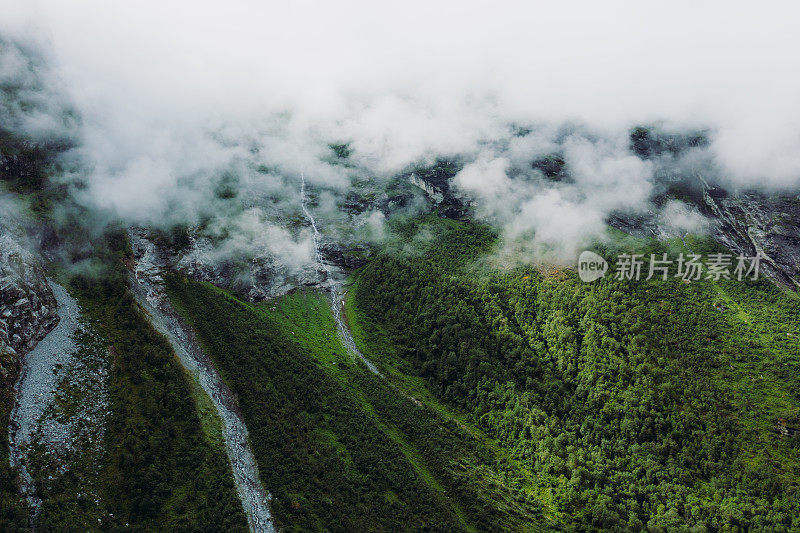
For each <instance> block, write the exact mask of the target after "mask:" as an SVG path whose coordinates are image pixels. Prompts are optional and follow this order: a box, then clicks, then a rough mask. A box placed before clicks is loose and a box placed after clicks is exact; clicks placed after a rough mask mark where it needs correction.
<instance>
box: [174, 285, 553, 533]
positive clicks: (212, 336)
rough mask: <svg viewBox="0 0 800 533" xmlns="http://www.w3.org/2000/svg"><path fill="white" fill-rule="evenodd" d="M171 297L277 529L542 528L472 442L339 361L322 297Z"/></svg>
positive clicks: (210, 292) (208, 289) (211, 291)
mask: <svg viewBox="0 0 800 533" xmlns="http://www.w3.org/2000/svg"><path fill="white" fill-rule="evenodd" d="M169 291H170V295H171V296H172V298H173V301H174V302H175V304H176V307H177V308H178V309H179V311H180V312H181V313H182V314H183V315H184V316H185V317H187V319H188V320H189V321H190V322H191V323H192V324H193V326H194V327H195V329H196V331H197V332H198V336H199V338H200V339H201V340H202V342H203V344H204V347H205V348H206V349H207V350H208V352H209V353H210V354H211V356H212V357H213V358H214V359H215V362H216V363H217V365H218V367H219V368H220V370H221V372H222V374H223V376H224V378H225V379H226V381H227V382H228V383H229V384H231V386H232V388H233V389H234V390H235V391H236V392H237V394H238V396H239V400H240V404H241V407H242V412H243V413H244V415H245V419H246V421H247V423H248V429H249V431H250V434H251V438H252V444H253V447H254V453H255V455H256V458H257V460H258V462H259V465H260V467H261V472H262V480H263V481H264V483H265V484H266V486H267V487H268V488H269V490H270V491H271V493H272V494H273V497H274V500H273V511H274V513H275V515H276V518H277V519H278V521H279V524H280V525H281V526H282V527H284V528H286V529H288V530H306V529H314V530H319V529H322V528H328V529H331V530H342V531H343V530H349V531H352V530H359V531H360V530H417V529H419V528H422V527H428V528H431V529H434V530H453V529H461V530H476V529H477V530H491V529H501V528H503V527H505V529H514V530H523V529H526V528H533V527H535V526H536V524H537V523H539V522H540V521H541V513H540V509H539V507H538V505H536V503H535V502H533V501H528V499H527V498H526V497H525V496H524V494H517V493H512V491H510V489H509V488H508V486H507V480H506V479H505V478H504V477H503V476H502V474H501V473H500V472H498V469H497V468H495V465H494V457H493V456H491V454H488V453H487V451H486V450H485V449H484V448H483V447H482V446H480V445H479V442H478V441H476V440H475V439H474V438H471V437H470V436H469V435H468V434H467V433H465V432H464V430H463V429H462V428H461V427H460V426H459V425H458V424H456V423H454V422H452V421H450V420H447V419H444V418H441V417H440V416H439V415H438V414H437V413H436V412H435V411H433V410H431V409H428V408H425V407H420V406H418V405H416V404H415V403H414V402H413V401H411V400H410V399H409V398H407V397H406V396H404V395H403V394H401V393H399V392H398V390H397V389H395V388H394V387H392V386H390V385H389V384H387V383H386V382H384V381H382V380H380V379H379V378H376V377H375V376H373V375H371V374H370V373H369V372H367V371H366V369H364V368H363V366H362V365H361V364H360V363H357V362H356V361H355V360H354V359H353V358H352V357H351V356H350V355H349V354H347V353H346V352H345V350H344V348H343V347H342V344H341V342H340V340H339V338H338V336H337V334H336V329H335V325H334V322H333V318H332V315H331V312H330V309H329V306H328V302H327V300H326V298H325V296H324V295H322V294H320V293H318V292H314V291H300V292H295V293H292V294H290V295H287V296H285V297H283V298H280V299H278V300H276V301H273V302H267V303H262V304H258V305H248V304H245V303H242V302H240V301H237V300H235V299H234V298H232V297H231V296H230V295H229V294H227V293H225V292H223V291H220V290H219V289H217V288H214V287H212V286H210V285H205V284H197V283H192V282H188V281H186V280H181V279H177V278H173V279H171V280H170V281H169ZM218 316H225V320H224V321H220V320H217V319H216V317H218ZM323 465H324V467H323ZM367 471H369V472H371V473H370V474H369V475H368V476H365V472H367ZM354 496H355V498H354ZM326 503H327V505H326Z"/></svg>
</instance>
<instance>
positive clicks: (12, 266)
mask: <svg viewBox="0 0 800 533" xmlns="http://www.w3.org/2000/svg"><path fill="white" fill-rule="evenodd" d="M21 239H22V236H21V234H20V232H19V231H15V229H14V228H13V226H10V225H8V224H4V223H3V222H2V221H0V388H6V387H11V386H13V381H14V380H15V378H16V376H17V373H18V371H19V367H20V361H21V359H22V355H23V354H24V353H25V352H27V351H28V350H30V349H31V348H33V347H34V346H36V343H38V342H39V341H40V340H41V339H43V338H44V336H45V335H47V333H48V332H49V331H50V330H51V329H53V327H55V325H56V324H57V323H58V312H57V305H56V301H55V297H54V296H53V291H52V290H51V289H50V286H49V285H48V284H47V280H46V278H45V274H44V269H43V268H42V264H41V262H40V261H39V259H38V258H36V257H35V256H34V255H33V254H31V253H30V252H28V251H26V250H25V248H24V247H23V246H22V245H21V244H20V242H21Z"/></svg>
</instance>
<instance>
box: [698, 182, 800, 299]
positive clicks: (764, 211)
mask: <svg viewBox="0 0 800 533" xmlns="http://www.w3.org/2000/svg"><path fill="white" fill-rule="evenodd" d="M703 200H704V202H705V204H706V206H707V208H708V209H709V210H710V212H711V213H712V214H713V216H714V217H715V218H716V219H717V220H718V221H719V226H718V229H717V233H716V235H715V237H716V239H717V240H718V241H719V242H720V243H722V244H723V245H725V246H727V247H728V248H730V249H731V250H733V251H734V252H737V253H741V254H743V255H748V256H754V255H755V254H756V253H760V254H761V255H762V257H763V259H762V268H763V272H764V273H765V274H766V275H767V276H769V277H770V278H772V279H773V280H774V281H775V282H777V283H778V284H780V285H782V286H784V287H787V288H792V289H795V290H798V289H800V195H775V196H765V195H763V194H761V193H756V192H744V193H739V194H735V195H729V194H726V193H725V192H724V191H720V190H719V189H715V188H711V187H707V188H706V189H705V191H704V193H703Z"/></svg>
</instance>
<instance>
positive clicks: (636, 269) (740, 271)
mask: <svg viewBox="0 0 800 533" xmlns="http://www.w3.org/2000/svg"><path fill="white" fill-rule="evenodd" d="M762 257H763V256H762V255H761V254H756V255H755V256H752V257H750V256H745V255H738V256H734V254H726V253H721V252H717V253H711V254H707V255H706V256H705V257H703V256H702V255H699V254H684V253H680V254H678V255H677V257H669V255H668V254H667V253H662V254H649V257H646V256H645V254H620V255H618V256H617V260H616V263H615V265H614V266H615V268H614V278H615V279H619V280H633V281H639V280H641V279H643V280H650V279H661V280H663V281H666V280H668V279H670V278H671V277H672V278H680V279H682V280H683V281H685V282H687V283H688V282H692V281H698V280H701V279H707V280H713V281H719V280H721V279H726V280H732V279H735V280H738V281H742V280H744V279H752V280H757V279H758V275H759V269H760V266H761V259H762ZM608 270H609V265H608V262H607V261H606V260H605V259H604V258H603V257H602V256H600V255H598V254H596V253H594V252H590V251H585V252H583V253H581V255H580V257H579V258H578V276H579V277H580V278H581V280H583V281H586V282H589V281H594V280H597V279H600V278H602V277H603V276H605V274H606V272H607V271H608Z"/></svg>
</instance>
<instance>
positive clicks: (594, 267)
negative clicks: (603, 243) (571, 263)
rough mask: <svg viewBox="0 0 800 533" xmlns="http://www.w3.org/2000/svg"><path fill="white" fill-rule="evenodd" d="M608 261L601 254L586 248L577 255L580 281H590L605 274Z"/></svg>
mask: <svg viewBox="0 0 800 533" xmlns="http://www.w3.org/2000/svg"><path fill="white" fill-rule="evenodd" d="M607 270H608V262H607V261H606V260H605V259H603V256H601V255H598V254H596V253H594V252H590V251H589V250H586V251H585V252H581V255H580V257H578V276H579V277H580V278H581V280H582V281H586V282H590V281H594V280H596V279H600V278H602V277H603V276H605V275H606V271H607Z"/></svg>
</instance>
